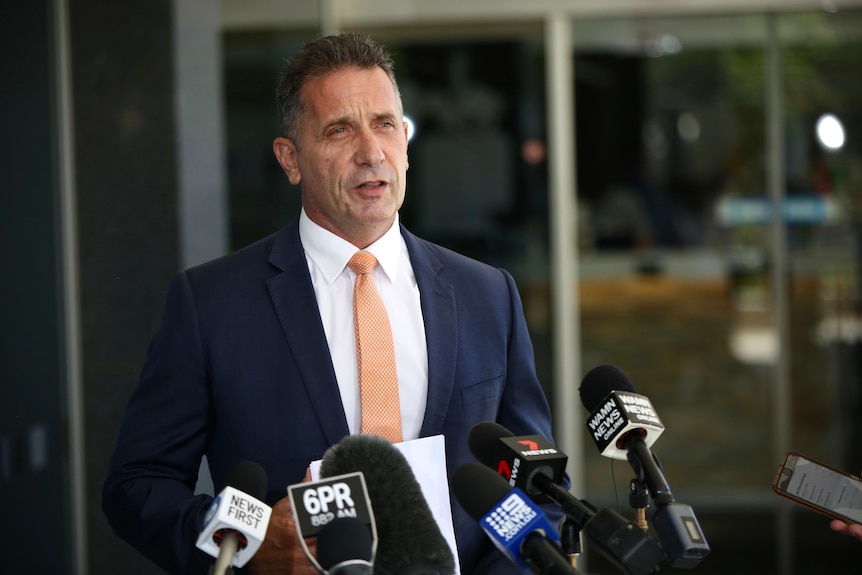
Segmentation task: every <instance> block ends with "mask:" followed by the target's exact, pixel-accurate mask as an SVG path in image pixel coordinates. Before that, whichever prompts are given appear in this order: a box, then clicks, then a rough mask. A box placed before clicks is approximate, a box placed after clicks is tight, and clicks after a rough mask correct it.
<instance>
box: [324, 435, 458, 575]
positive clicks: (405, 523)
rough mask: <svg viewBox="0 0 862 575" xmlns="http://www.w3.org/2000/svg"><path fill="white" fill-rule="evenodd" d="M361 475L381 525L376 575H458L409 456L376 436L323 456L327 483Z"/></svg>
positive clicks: (354, 438) (348, 441) (349, 440)
mask: <svg viewBox="0 0 862 575" xmlns="http://www.w3.org/2000/svg"><path fill="white" fill-rule="evenodd" d="M356 471H359V472H361V473H362V474H363V475H364V477H365V483H366V487H367V489H368V497H369V499H370V500H371V507H372V509H373V511H374V516H375V517H376V521H377V537H378V541H377V553H376V555H375V557H374V574H375V575H452V574H453V573H455V557H454V555H453V554H452V549H451V548H450V547H449V543H448V542H447V541H446V539H445V537H443V534H442V533H441V532H440V528H439V527H438V526H437V522H436V521H435V519H434V515H433V513H432V512H431V508H430V507H429V506H428V502H427V501H426V500H425V496H424V495H423V494H422V488H421V487H420V485H419V482H418V481H417V480H416V476H415V475H414V473H413V470H412V469H411V468H410V463H408V461H407V459H406V458H405V457H404V455H403V454H402V453H401V452H400V451H398V449H396V448H395V447H394V446H393V445H392V444H391V443H390V442H389V441H387V440H386V439H383V438H382V437H379V436H376V435H351V436H348V437H345V438H344V439H343V440H341V441H340V442H339V443H338V444H336V445H333V446H332V447H330V448H329V449H328V450H327V451H326V453H324V454H323V459H322V461H321V464H320V475H321V477H332V476H337V475H343V474H346V473H350V472H356Z"/></svg>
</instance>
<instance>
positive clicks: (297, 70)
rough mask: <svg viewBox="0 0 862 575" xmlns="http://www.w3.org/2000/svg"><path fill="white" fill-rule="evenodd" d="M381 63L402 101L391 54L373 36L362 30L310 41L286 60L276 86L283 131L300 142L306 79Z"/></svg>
mask: <svg viewBox="0 0 862 575" xmlns="http://www.w3.org/2000/svg"><path fill="white" fill-rule="evenodd" d="M375 67H379V68H380V69H382V70H383V71H384V72H386V75H387V76H389V79H390V80H391V81H392V86H393V87H394V88H395V95H396V97H397V98H398V105H399V107H400V106H401V95H400V93H399V91H398V83H397V82H396V81H395V65H394V63H393V61H392V56H391V54H390V53H389V52H388V51H387V50H386V49H385V48H384V47H383V46H381V45H380V44H378V43H377V42H375V41H374V40H372V39H371V38H367V37H366V38H363V37H362V36H359V35H358V34H336V35H332V36H324V37H322V38H318V39H317V40H314V41H313V42H310V43H308V44H306V45H305V46H304V47H303V48H302V49H301V50H300V51H299V52H297V53H296V54H295V55H293V56H292V57H290V58H288V59H287V60H285V63H284V66H283V68H282V70H281V76H280V77H279V81H278V88H277V89H276V100H277V102H278V111H279V115H280V118H281V130H282V135H284V137H286V138H290V139H291V140H293V142H294V143H295V144H296V145H297V146H299V117H300V116H301V115H302V114H303V113H304V112H305V106H304V103H303V101H302V98H301V94H300V91H301V89H302V87H303V86H304V85H305V83H306V82H308V81H309V80H313V79H316V78H320V77H322V76H325V75H326V74H329V73H332V72H335V71H336V70H341V69H344V68H359V69H361V70H371V69H373V68H375Z"/></svg>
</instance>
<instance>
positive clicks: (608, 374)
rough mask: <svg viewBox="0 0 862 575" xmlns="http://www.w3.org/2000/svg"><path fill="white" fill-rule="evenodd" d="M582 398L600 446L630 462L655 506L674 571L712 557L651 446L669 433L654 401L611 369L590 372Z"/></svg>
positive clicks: (659, 532) (657, 526)
mask: <svg viewBox="0 0 862 575" xmlns="http://www.w3.org/2000/svg"><path fill="white" fill-rule="evenodd" d="M580 394H581V402H582V403H583V404H584V407H586V409H587V411H589V412H590V415H589V417H587V422H586V425H587V429H588V430H589V431H590V435H591V436H592V438H593V441H594V442H595V443H596V447H598V449H599V451H600V452H601V453H602V455H604V456H605V457H611V458H613V459H627V460H628V462H629V463H630V464H631V466H632V468H633V469H634V471H635V474H636V475H637V478H638V480H639V481H641V482H642V483H644V484H645V485H646V487H647V489H648V491H649V494H650V496H651V497H652V499H653V501H654V502H655V504H656V511H655V513H654V514H653V517H652V526H653V529H654V530H655V532H656V535H657V536H658V539H659V542H661V544H662V547H664V551H665V554H666V555H667V557H668V561H669V563H670V565H671V567H678V568H685V569H688V568H691V567H694V566H696V565H698V564H699V563H700V562H701V560H702V559H703V558H704V557H706V555H707V554H708V553H709V545H708V544H707V542H706V537H705V536H704V534H703V531H702V530H701V528H700V524H699V523H698V522H697V518H696V517H695V515H694V510H693V509H692V508H691V506H689V505H685V504H682V503H676V502H675V500H674V497H673V494H672V493H671V491H670V486H669V485H668V483H667V480H666V479H665V477H664V473H662V470H661V467H660V466H659V464H658V462H657V459H656V457H655V455H654V454H653V452H652V451H651V450H650V448H649V447H650V445H652V443H654V442H655V440H656V439H657V438H658V436H659V435H660V434H661V433H662V432H663V431H664V425H662V423H661V420H659V418H658V415H657V414H656V412H655V409H654V408H653V407H652V403H651V402H650V400H649V399H647V398H646V397H644V396H643V395H639V394H638V393H637V391H636V390H635V386H634V385H633V384H632V383H631V381H629V378H628V377H627V376H626V374H625V373H623V372H622V370H620V369H619V368H617V367H614V366H612V365H600V366H598V367H594V368H593V369H591V370H590V371H589V372H587V374H586V375H585V376H584V379H583V381H582V382H581V387H580ZM621 454H622V455H624V456H621Z"/></svg>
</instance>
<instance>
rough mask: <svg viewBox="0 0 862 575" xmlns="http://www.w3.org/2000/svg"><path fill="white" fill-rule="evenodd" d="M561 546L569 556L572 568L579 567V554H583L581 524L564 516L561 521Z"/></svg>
mask: <svg viewBox="0 0 862 575" xmlns="http://www.w3.org/2000/svg"><path fill="white" fill-rule="evenodd" d="M560 547H562V548H563V552H564V553H565V554H566V555H568V556H569V562H570V563H571V564H572V568H574V569H577V568H578V555H580V554H581V525H579V524H578V523H576V522H575V521H572V520H571V518H569V517H567V516H564V517H563V520H562V521H561V522H560Z"/></svg>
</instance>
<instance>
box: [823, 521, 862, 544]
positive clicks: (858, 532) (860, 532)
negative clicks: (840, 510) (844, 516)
mask: <svg viewBox="0 0 862 575" xmlns="http://www.w3.org/2000/svg"><path fill="white" fill-rule="evenodd" d="M829 528H830V529H832V531H837V532H838V533H844V534H846V535H849V536H850V537H853V538H855V539H858V540H859V541H862V525H859V524H858V523H845V522H844V521H841V520H840V519H833V520H832V522H831V523H830V524H829Z"/></svg>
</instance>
